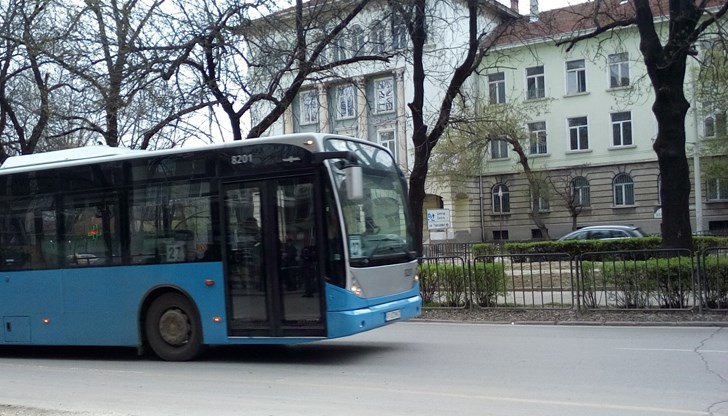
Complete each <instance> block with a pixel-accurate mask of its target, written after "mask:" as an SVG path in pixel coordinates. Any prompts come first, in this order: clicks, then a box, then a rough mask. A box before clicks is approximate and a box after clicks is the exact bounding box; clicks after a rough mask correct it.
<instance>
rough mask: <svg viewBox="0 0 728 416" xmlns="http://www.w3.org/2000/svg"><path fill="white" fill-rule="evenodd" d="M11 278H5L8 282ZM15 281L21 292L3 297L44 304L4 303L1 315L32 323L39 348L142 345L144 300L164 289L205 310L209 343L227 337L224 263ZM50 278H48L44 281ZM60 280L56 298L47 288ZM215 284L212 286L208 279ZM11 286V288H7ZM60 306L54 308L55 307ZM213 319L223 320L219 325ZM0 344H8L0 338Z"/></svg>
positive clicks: (21, 275)
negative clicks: (173, 290)
mask: <svg viewBox="0 0 728 416" xmlns="http://www.w3.org/2000/svg"><path fill="white" fill-rule="evenodd" d="M6 275H8V274H2V275H1V276H3V280H2V282H3V283H7V282H5V280H7V279H6ZM10 275H12V278H11V281H16V280H18V281H20V280H22V281H24V282H25V284H24V285H23V287H22V288H20V287H13V288H11V290H7V291H5V290H3V293H2V298H3V299H4V298H13V297H17V298H25V299H29V298H33V297H35V296H38V294H45V296H44V298H45V299H46V300H47V302H46V303H42V302H40V300H39V301H35V302H29V303H25V304H23V303H22V301H21V302H20V303H17V302H16V304H13V305H12V308H11V307H6V304H5V303H3V304H0V313H1V314H2V316H3V317H7V316H11V315H13V316H15V315H17V316H21V315H22V316H27V317H29V318H30V339H29V340H28V342H21V343H27V344H37V345H119V346H136V345H139V344H140V342H141V340H140V334H141V329H140V328H139V313H140V306H141V304H142V302H143V300H144V297H145V296H146V295H147V294H148V293H149V292H150V291H151V290H153V289H154V288H156V287H160V286H168V287H176V288H179V289H180V290H182V291H183V292H185V293H187V294H188V295H190V296H191V297H192V300H193V302H194V303H195V304H196V305H197V307H198V309H199V311H200V320H201V321H202V326H203V334H204V335H205V339H204V342H209V341H208V336H210V337H212V338H215V339H219V338H220V337H221V335H220V334H222V337H223V338H224V336H225V334H226V327H225V301H224V300H225V297H224V282H223V278H222V264H221V263H186V264H185V263H179V264H169V265H149V266H129V267H126V266H119V267H88V268H76V269H66V270H62V271H58V270H56V271H42V272H13V273H10ZM44 276H45V277H50V279H43V277H44ZM54 279H56V280H58V281H59V282H60V284H58V285H57V287H58V288H59V290H58V291H57V293H54V294H48V293H47V292H48V291H49V289H48V288H47V285H48V283H49V282H53V281H54ZM207 279H212V280H213V281H214V284H213V285H207V284H206V280H207ZM5 286H6V287H7V285H5ZM54 305H55V307H54ZM212 317H220V318H222V319H221V320H220V321H221V322H220V323H214V322H213V320H212ZM0 342H4V341H3V339H0Z"/></svg>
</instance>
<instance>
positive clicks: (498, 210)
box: [490, 183, 511, 215]
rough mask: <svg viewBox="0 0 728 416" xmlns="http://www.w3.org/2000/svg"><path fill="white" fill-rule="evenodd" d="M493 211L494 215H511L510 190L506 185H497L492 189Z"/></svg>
mask: <svg viewBox="0 0 728 416" xmlns="http://www.w3.org/2000/svg"><path fill="white" fill-rule="evenodd" d="M490 193H491V209H492V210H493V213H494V214H501V215H503V214H510V212H511V202H510V190H509V189H508V186H507V185H506V184H504V183H497V184H495V185H493V188H491V192H490Z"/></svg>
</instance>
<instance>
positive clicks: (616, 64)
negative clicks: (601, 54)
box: [607, 52, 629, 88]
mask: <svg viewBox="0 0 728 416" xmlns="http://www.w3.org/2000/svg"><path fill="white" fill-rule="evenodd" d="M607 59H608V61H609V88H619V87H627V86H629V54H628V53H627V52H622V53H615V54H612V55H609V56H608V57H607Z"/></svg>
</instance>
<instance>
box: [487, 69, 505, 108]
mask: <svg viewBox="0 0 728 416" xmlns="http://www.w3.org/2000/svg"><path fill="white" fill-rule="evenodd" d="M488 102H489V103H490V104H505V103H506V74H505V72H494V73H492V74H488Z"/></svg>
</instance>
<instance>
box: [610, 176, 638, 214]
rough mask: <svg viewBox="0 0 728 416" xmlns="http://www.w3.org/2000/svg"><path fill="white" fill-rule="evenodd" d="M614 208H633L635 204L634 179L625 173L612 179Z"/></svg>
mask: <svg viewBox="0 0 728 416" xmlns="http://www.w3.org/2000/svg"><path fill="white" fill-rule="evenodd" d="M612 192H613V194H612V195H613V198H614V200H613V202H614V206H615V207H633V206H635V205H636V203H635V193H634V179H632V176H630V175H629V174H627V173H619V174H617V175H615V176H614V179H612Z"/></svg>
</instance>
